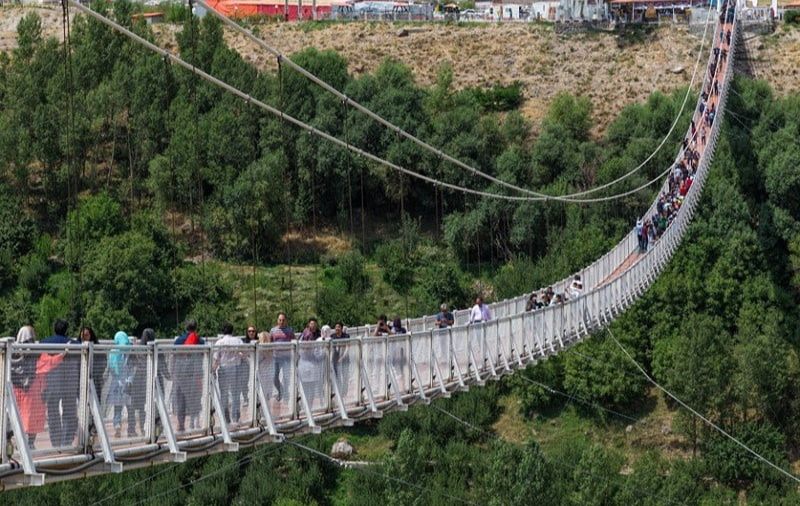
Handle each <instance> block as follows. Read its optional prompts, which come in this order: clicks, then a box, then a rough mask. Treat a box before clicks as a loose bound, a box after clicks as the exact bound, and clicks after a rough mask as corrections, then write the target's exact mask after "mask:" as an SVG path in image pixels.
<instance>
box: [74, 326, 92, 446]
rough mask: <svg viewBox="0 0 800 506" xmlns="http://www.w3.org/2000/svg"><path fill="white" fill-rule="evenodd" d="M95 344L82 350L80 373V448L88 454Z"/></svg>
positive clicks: (89, 344)
mask: <svg viewBox="0 0 800 506" xmlns="http://www.w3.org/2000/svg"><path fill="white" fill-rule="evenodd" d="M93 351H94V344H92V343H91V342H87V343H84V344H83V347H82V348H81V369H80V373H79V380H78V381H80V387H79V391H78V434H77V436H78V446H79V447H82V448H83V451H84V453H88V452H89V450H90V448H89V445H90V441H89V437H88V436H89V425H90V420H91V417H90V416H89V376H90V375H91V367H92V355H93Z"/></svg>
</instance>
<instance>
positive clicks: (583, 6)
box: [556, 0, 609, 21]
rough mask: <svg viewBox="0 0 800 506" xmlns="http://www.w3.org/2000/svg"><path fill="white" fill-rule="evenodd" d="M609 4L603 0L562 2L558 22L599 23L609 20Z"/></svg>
mask: <svg viewBox="0 0 800 506" xmlns="http://www.w3.org/2000/svg"><path fill="white" fill-rule="evenodd" d="M608 14H609V11H608V3H607V2H605V1H603V0H560V1H559V2H558V11H557V14H556V20H557V21H599V20H602V19H608Z"/></svg>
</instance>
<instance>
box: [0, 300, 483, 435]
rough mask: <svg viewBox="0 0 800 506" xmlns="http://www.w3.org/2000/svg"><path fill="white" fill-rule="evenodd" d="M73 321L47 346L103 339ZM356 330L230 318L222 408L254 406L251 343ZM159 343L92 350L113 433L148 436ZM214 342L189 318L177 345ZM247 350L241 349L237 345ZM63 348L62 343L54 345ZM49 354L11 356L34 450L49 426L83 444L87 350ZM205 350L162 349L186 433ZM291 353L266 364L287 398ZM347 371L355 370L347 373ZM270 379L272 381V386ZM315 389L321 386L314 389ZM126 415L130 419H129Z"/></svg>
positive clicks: (200, 392)
mask: <svg viewBox="0 0 800 506" xmlns="http://www.w3.org/2000/svg"><path fill="white" fill-rule="evenodd" d="M440 309H441V311H440V312H439V314H438V315H437V317H436V327H437V328H440V329H445V328H448V327H451V326H452V325H453V324H454V317H453V313H452V312H450V311H449V310H448V306H447V304H442V305H441V307H440ZM473 313H474V314H475V315H477V316H475V317H474V318H472V320H471V323H478V322H481V321H487V320H489V319H491V311H490V310H489V308H488V306H487V305H486V304H484V303H483V300H482V298H480V297H479V298H478V299H477V301H476V305H475V307H474V308H473ZM68 330H69V325H68V323H67V322H66V321H65V320H57V321H56V322H55V324H54V332H53V335H52V336H50V337H47V338H45V339H42V340H41V341H40V343H42V344H50V345H79V344H81V343H93V344H95V345H98V344H102V343H101V342H100V340H99V339H98V338H97V335H96V333H95V332H94V330H93V329H92V328H91V327H83V328H82V329H81V330H80V332H79V334H78V335H79V338H78V339H73V338H70V337H67V336H68ZM407 333H408V332H407V330H406V328H405V327H404V326H403V322H402V319H400V318H399V317H395V318H394V319H393V320H391V322H390V320H389V319H388V318H387V317H386V315H380V316H379V318H378V323H377V325H376V326H375V331H374V333H373V335H374V336H387V335H403V334H407ZM349 338H350V335H349V334H348V332H347V328H346V327H345V325H344V323H343V322H341V321H337V322H335V323H334V326H333V328H331V327H330V326H328V325H322V326H320V325H319V322H318V320H317V319H316V318H313V317H312V318H309V319H308V321H307V323H306V326H305V328H304V329H303V330H302V332H300V333H299V335H297V334H295V331H294V329H293V328H292V327H291V326H289V325H288V320H287V315H286V313H284V312H280V313H279V314H278V316H277V319H276V322H275V325H274V326H273V327H272V328H271V329H269V330H263V331H261V332H259V331H258V329H257V328H256V327H255V326H254V325H249V326H248V327H247V330H246V332H245V334H244V336H243V337H238V336H235V335H234V331H233V325H231V324H230V323H225V324H223V325H222V328H221V329H220V333H219V335H218V336H217V338H216V339H215V340H214V341H213V347H214V352H213V355H212V356H213V360H212V363H211V365H210V367H211V370H212V373H213V374H214V375H215V377H216V378H217V385H218V388H219V392H220V400H221V404H222V410H223V411H224V413H225V419H226V420H228V421H229V422H230V423H237V422H238V421H239V420H240V418H241V408H242V406H243V405H244V406H247V405H249V403H250V400H251V399H250V389H249V384H250V377H251V373H252V367H253V365H252V364H251V361H250V360H249V359H248V358H247V356H248V355H247V354H246V348H244V346H246V345H249V344H250V343H260V344H268V343H291V342H293V341H298V342H310V341H323V340H324V341H327V340H335V341H340V340H346V339H349ZM155 340H156V334H155V331H154V330H153V329H150V328H147V329H144V330H143V331H142V333H141V337H140V338H138V339H137V338H135V337H131V336H129V335H128V334H127V333H126V332H124V331H119V332H117V333H116V334H115V335H114V338H113V346H110V347H106V348H101V349H98V350H95V352H94V353H93V355H92V362H91V364H92V365H91V371H90V380H91V386H92V389H93V391H94V394H95V395H96V396H97V399H98V402H99V404H100V407H101V410H102V411H103V412H104V413H105V412H109V413H110V414H111V428H112V429H113V437H114V438H121V437H122V425H123V419H125V420H126V421H127V424H126V425H127V426H126V429H127V431H126V435H127V437H128V438H135V437H140V436H144V435H145V434H146V427H145V424H146V422H147V415H146V410H145V404H146V399H147V395H148V394H147V379H148V374H154V372H152V371H150V372H148V371H149V369H148V364H147V353H146V352H144V351H142V350H141V349H134V348H132V346H133V345H147V344H149V343H153V342H155ZM15 342H16V343H17V344H19V345H25V344H33V343H36V332H35V330H34V328H33V327H32V326H28V325H26V326H23V327H22V328H20V329H19V332H18V333H17V336H16V339H15ZM204 344H206V340H205V339H204V338H203V337H201V336H200V334H199V333H198V331H197V322H196V321H194V320H189V321H187V322H186V323H185V331H184V332H183V333H182V334H181V335H180V336H178V337H177V338H176V339H175V340H174V342H173V346H174V347H175V350H183V349H184V348H183V347H191V346H198V345H204ZM237 347H239V348H237ZM54 349H55V348H54ZM50 351H51V350H50V349H48V350H46V351H41V352H35V351H30V352H20V353H14V354H12V357H11V381H12V386H13V391H14V398H15V401H16V405H17V409H18V411H19V413H20V417H21V422H22V426H23V428H24V431H25V433H26V435H27V441H26V443H27V444H28V446H29V448H34V446H35V444H36V437H37V435H38V434H40V433H42V432H44V431H45V427H47V433H48V435H49V438H50V446H51V447H52V448H54V449H58V448H69V447H72V446H74V444H76V438H77V435H78V434H77V429H78V402H79V399H80V398H81V393H80V378H81V370H80V368H81V354H80V352H79V350H68V349H62V350H58V351H53V352H52V353H49V352H50ZM198 356H202V355H200V354H195V353H190V352H186V353H183V352H176V353H170V354H169V357H170V360H169V362H168V361H167V360H166V358H165V355H164V354H159V355H158V359H157V365H156V372H155V374H156V377H157V381H158V386H159V387H160V390H161V392H163V393H164V394H165V395H166V393H167V389H165V387H166V386H167V385H168V383H167V382H169V385H171V388H169V389H168V390H169V395H168V398H167V402H168V405H169V406H170V407H171V412H172V413H173V414H174V417H175V421H176V425H177V427H176V429H177V431H178V432H184V431H187V430H196V429H198V428H200V427H201V425H202V420H201V419H200V417H201V414H202V413H203V407H204V404H203V403H204V402H206V397H207V390H206V386H205V377H206V375H205V374H203V373H202V372H203V371H202V370H201V369H199V368H198V366H199V365H200V364H201V362H198V360H197V357H198ZM291 361H292V356H291V353H281V351H280V348H279V347H278V348H277V349H276V350H275V351H273V352H272V353H271V359H270V363H269V364H260V366H261V369H262V371H268V374H269V375H270V376H271V377H270V378H269V383H271V385H272V386H273V387H274V399H275V400H276V401H278V402H280V401H282V400H283V399H284V398H285V397H286V396H287V395H288V391H287V385H288V384H289V376H288V375H289V374H291V372H292V362H291ZM309 363H313V365H315V366H319V365H320V364H321V359H320V357H316V358H315V357H310V356H304V357H303V359H302V360H301V363H300V365H299V366H298V367H300V368H301V369H303V370H302V371H300V372H301V374H302V373H306V374H305V376H306V378H303V379H304V381H305V382H307V383H308V384H313V383H314V382H315V381H317V380H316V379H315V378H316V376H319V373H318V368H316V369H315V368H311V369H310V368H309V367H308V365H309ZM333 367H334V372H335V373H336V374H339V371H340V369H348V368H349V358H348V357H347V356H346V355H345V354H344V353H342V352H340V351H339V348H334V351H333ZM344 372H345V373H346V372H347V371H344ZM265 384H266V383H265ZM311 390H312V394H313V393H316V392H317V390H319V389H313V388H312V389H311ZM123 414H125V416H124V417H123Z"/></svg>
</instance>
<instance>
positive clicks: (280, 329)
mask: <svg viewBox="0 0 800 506" xmlns="http://www.w3.org/2000/svg"><path fill="white" fill-rule="evenodd" d="M269 334H270V338H271V340H272V342H273V343H290V342H292V341H294V339H295V337H294V330H293V329H292V327H290V326H289V325H288V324H287V319H286V313H284V312H283V311H281V312H280V313H278V321H277V322H276V325H275V326H274V327H272V330H270V331H269ZM273 353H274V357H275V376H274V377H273V378H272V383H273V385H274V386H275V392H276V393H275V398H276V400H278V402H280V401H281V400H282V399H283V396H284V395H283V394H284V393H285V388H284V387H285V386H287V385H288V383H289V375H290V374H291V367H290V365H291V360H292V358H291V356H292V355H291V352H290V351H283V350H273ZM281 375H282V376H283V380H282V381H281Z"/></svg>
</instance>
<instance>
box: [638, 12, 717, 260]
mask: <svg viewBox="0 0 800 506" xmlns="http://www.w3.org/2000/svg"><path fill="white" fill-rule="evenodd" d="M730 23H731V14H730V12H729V11H728V10H727V2H723V5H722V7H721V14H720V32H719V40H718V41H716V42H715V45H714V48H713V51H712V52H713V55H714V57H713V58H712V60H711V62H710V63H709V65H708V74H707V78H708V79H706V82H705V85H704V86H703V90H702V92H701V93H700V100H699V102H698V105H697V109H696V110H695V112H694V114H693V116H692V120H691V123H690V125H689V132H688V133H687V135H686V136H685V137H684V139H683V142H682V150H681V155H680V157H679V159H678V161H677V162H676V163H675V165H674V166H673V170H672V171H671V172H670V174H669V177H668V180H667V185H666V188H665V189H664V190H662V192H661V193H660V194H659V197H658V201H657V202H656V208H655V211H654V212H653V214H652V215H650V216H646V217H644V218H639V219H638V220H637V221H636V227H635V230H636V237H637V240H638V244H639V253H646V252H647V250H648V247H649V246H650V245H652V244H654V243H655V242H656V241H657V240H658V239H659V238H661V236H662V235H663V234H664V232H666V230H667V227H669V225H670V224H671V223H672V222H673V220H674V219H675V217H676V216H677V214H678V211H679V210H680V208H681V206H682V205H683V201H684V199H685V198H686V195H687V194H688V193H689V189H690V188H691V187H692V184H693V183H694V179H695V176H696V174H697V170H698V168H699V164H700V158H701V156H702V154H703V152H704V151H705V148H706V146H707V143H708V141H709V136H710V134H711V129H712V127H713V126H714V120H715V119H716V117H717V107H718V105H719V93H720V84H722V80H723V79H724V77H725V76H724V74H725V73H724V72H720V71H719V70H720V69H721V68H722V66H724V65H725V64H726V63H727V59H728V52H729V51H730V44H731V28H732V26H731V24H730Z"/></svg>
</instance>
